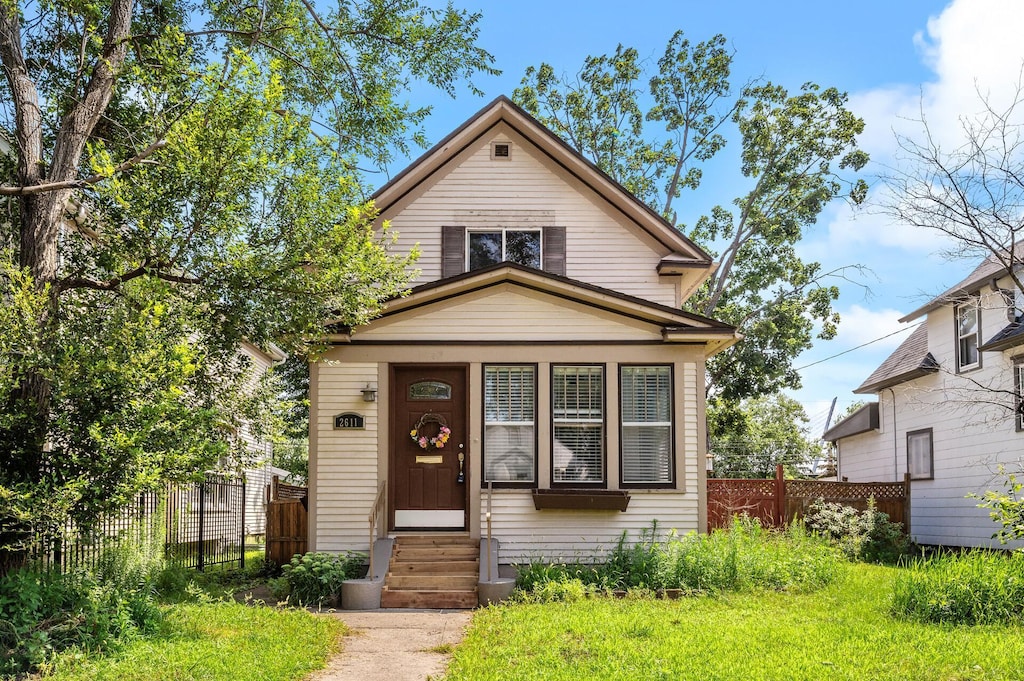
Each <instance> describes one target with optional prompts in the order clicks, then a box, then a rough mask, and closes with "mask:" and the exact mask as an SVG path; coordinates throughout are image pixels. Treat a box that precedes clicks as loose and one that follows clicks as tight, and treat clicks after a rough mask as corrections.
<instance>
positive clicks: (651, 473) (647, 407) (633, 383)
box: [619, 366, 674, 486]
mask: <svg viewBox="0 0 1024 681" xmlns="http://www.w3.org/2000/svg"><path fill="white" fill-rule="evenodd" d="M619 374H620V376H619V386H620V392H621V395H620V409H619V415H620V418H621V429H620V442H621V453H622V484H623V485H624V486H631V485H636V486H668V485H671V484H672V482H673V458H674V457H673V451H672V369H671V367H668V366H623V367H621V368H620V371H619Z"/></svg>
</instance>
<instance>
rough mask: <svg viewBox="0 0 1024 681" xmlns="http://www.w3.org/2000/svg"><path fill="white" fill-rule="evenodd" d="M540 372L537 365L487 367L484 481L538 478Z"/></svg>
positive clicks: (528, 481)
mask: <svg viewBox="0 0 1024 681" xmlns="http://www.w3.org/2000/svg"><path fill="white" fill-rule="evenodd" d="M536 374H537V370H536V368H535V367H533V366H485V367H484V480H483V482H484V484H485V485H486V484H487V482H488V481H490V482H495V483H510V484H515V483H520V484H523V485H524V486H525V485H528V486H532V485H534V483H535V480H536V470H537V465H536V461H537V437H536V433H537V431H536V427H535V417H534V414H535V413H536V389H535V386H536Z"/></svg>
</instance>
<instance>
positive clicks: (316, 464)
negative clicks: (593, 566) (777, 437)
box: [309, 97, 738, 564]
mask: <svg viewBox="0 0 1024 681" xmlns="http://www.w3.org/2000/svg"><path fill="white" fill-rule="evenodd" d="M374 199H375V201H376V205H377V208H378V209H379V211H380V219H381V220H382V221H383V220H388V221H390V222H391V224H392V227H393V229H395V230H396V231H397V232H398V233H399V238H398V249H399V250H408V249H411V248H413V246H414V245H417V244H418V245H419V247H420V249H421V257H420V259H419V262H418V267H419V269H420V274H419V278H418V279H417V281H416V282H415V286H414V288H413V289H412V290H411V292H410V294H409V295H408V296H406V297H403V298H399V299H396V300H392V301H390V302H389V303H387V304H386V306H385V309H384V311H383V313H382V314H381V315H380V316H379V317H378V318H377V319H376V320H374V321H373V322H371V323H369V324H367V325H366V326H362V327H358V328H353V329H335V333H334V334H333V335H332V336H331V337H330V340H331V343H332V348H331V349H330V350H329V351H328V352H327V353H325V354H324V355H323V356H322V357H321V358H320V359H319V360H318V361H316V362H315V363H313V364H312V366H311V372H310V373H311V375H310V400H311V412H310V477H311V480H310V497H311V499H310V522H309V541H310V545H311V547H313V548H315V550H320V551H342V550H349V549H354V550H361V551H365V550H367V548H368V542H369V539H368V531H367V522H368V517H369V515H370V514H371V512H372V510H373V508H374V502H375V500H376V499H377V498H378V490H380V489H383V495H382V496H381V497H380V499H381V504H380V507H381V511H382V516H381V517H382V521H381V523H380V535H381V536H382V537H395V536H398V535H407V534H409V533H410V532H417V533H420V534H424V533H426V534H427V537H428V538H427V539H422V538H421V539H419V540H418V541H433V542H435V543H436V541H438V540H436V539H430V537H436V536H437V535H444V534H449V535H453V536H457V537H465V538H466V539H467V541H478V539H479V538H480V537H481V536H486V527H487V522H486V521H487V508H488V505H490V506H491V508H492V509H493V513H492V515H491V526H492V536H493V537H494V538H495V540H496V541H497V542H498V543H500V561H501V562H502V563H505V564H507V563H511V562H514V561H525V560H529V559H531V558H535V557H538V556H541V555H546V556H553V555H560V556H566V557H572V556H575V555H586V554H590V553H593V552H595V551H598V550H606V549H609V548H610V547H611V546H612V545H613V544H614V542H615V541H616V540H617V538H618V537H619V535H620V534H621V532H622V531H623V530H629V532H630V534H631V535H632V536H633V537H634V538H635V537H636V536H637V534H638V533H639V531H640V530H642V529H644V528H646V527H648V526H649V525H650V523H651V521H652V520H653V519H658V521H659V522H660V524H661V525H662V526H663V527H665V528H670V527H672V528H676V529H678V530H679V531H680V532H686V531H689V530H700V529H701V528H703V527H704V526H705V512H706V509H705V499H704V488H705V486H704V475H705V472H704V465H703V462H704V458H705V453H706V445H705V442H706V437H705V419H704V410H705V397H704V363H705V360H706V359H707V358H708V357H709V356H711V355H712V354H714V353H716V352H718V351H720V350H722V349H723V348H726V347H728V346H729V345H731V344H732V343H734V342H736V340H738V335H737V333H736V331H735V329H734V328H733V327H731V326H729V325H727V324H723V323H721V322H717V321H715V320H713V319H708V318H705V317H702V316H700V315H695V314H690V313H686V312H683V311H681V306H682V304H683V302H684V301H685V300H686V299H687V298H688V297H689V295H690V294H691V293H692V292H693V291H694V290H695V289H696V288H697V287H699V286H700V284H701V283H702V282H703V281H704V280H705V279H706V278H707V276H708V275H709V273H710V272H712V271H713V267H714V263H712V261H711V258H710V257H709V256H708V254H707V253H705V252H704V251H703V250H701V249H700V248H699V247H698V246H697V245H696V244H694V243H692V242H691V241H689V240H688V239H687V238H686V237H685V236H683V235H682V234H681V233H680V232H679V231H677V230H676V229H674V228H673V227H672V225H670V224H669V223H668V222H666V221H665V220H663V219H662V218H661V217H660V216H658V215H657V214H655V213H654V212H652V211H651V210H650V209H648V208H647V207H646V206H645V205H643V204H642V203H641V202H640V201H638V200H637V199H636V198H634V197H633V196H631V195H630V194H629V193H628V192H626V191H625V190H624V189H623V188H622V187H621V186H620V185H618V184H617V183H615V182H614V181H613V180H611V179H610V178H609V177H608V176H607V175H605V174H604V173H602V172H601V171H600V170H598V169H597V168H596V167H595V166H594V165H593V164H591V163H589V162H588V161H586V160H585V159H584V158H582V157H581V156H580V155H579V154H577V153H576V152H575V151H574V150H572V149H571V148H569V147H568V146H567V145H565V144H564V143H563V142H562V141H561V140H559V139H558V138H557V137H556V136H555V135H554V134H552V133H551V132H550V131H548V130H547V129H545V128H544V127H543V126H542V125H540V124H539V123H538V122H537V121H536V120H534V119H533V118H531V117H530V116H529V115H528V114H527V113H525V112H524V111H523V110H521V109H520V108H519V107H517V106H516V105H514V104H513V103H512V102H511V101H509V100H508V99H507V98H504V97H501V98H499V99H497V100H495V101H494V102H492V103H491V104H489V105H487V106H486V107H485V108H484V109H482V110H481V111H480V112H479V113H477V114H476V115H475V116H473V117H472V118H471V119H470V120H469V121H467V122H466V123H464V124H463V125H462V126H461V127H459V128H458V129H457V130H455V131H454V132H453V133H452V134H450V135H449V136H448V137H446V138H445V139H444V140H443V141H441V142H440V143H439V144H438V145H437V146H435V147H434V148H433V149H431V150H430V151H428V152H427V153H426V154H425V155H424V156H422V157H421V158H420V159H419V160H417V161H416V162H415V163H414V164H413V165H412V166H410V167H409V168H408V169H406V170H405V171H404V172H402V173H401V174H400V175H398V176H397V177H395V178H394V179H393V180H392V181H391V182H389V183H388V184H387V185H385V186H384V187H383V188H382V189H380V191H378V192H377V193H376V194H375V196H374ZM367 399H373V400H374V401H366V400H367ZM489 484H490V485H493V489H494V491H493V495H491V496H490V498H489V499H488V494H487V487H488V485H489Z"/></svg>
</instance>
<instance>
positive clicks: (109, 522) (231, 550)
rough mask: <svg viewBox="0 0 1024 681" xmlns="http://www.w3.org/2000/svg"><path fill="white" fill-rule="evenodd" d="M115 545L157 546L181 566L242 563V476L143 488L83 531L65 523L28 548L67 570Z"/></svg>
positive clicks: (90, 564) (85, 565)
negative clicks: (57, 533)
mask: <svg viewBox="0 0 1024 681" xmlns="http://www.w3.org/2000/svg"><path fill="white" fill-rule="evenodd" d="M118 545H122V546H129V547H158V548H162V550H163V551H164V555H165V556H166V557H167V559H168V560H169V561H170V562H171V563H172V564H175V565H180V566H181V567H185V568H194V569H197V570H203V569H204V568H206V567H207V566H210V565H224V564H230V563H237V564H238V566H239V567H245V482H244V481H234V480H224V479H219V478H209V479H207V480H205V481H203V482H197V483H194V484H191V485H167V486H166V487H165V488H164V489H162V490H159V491H152V492H143V493H142V494H140V495H139V496H138V498H137V499H136V500H135V502H134V503H133V504H132V505H131V506H128V507H125V508H123V509H121V511H120V512H119V513H116V514H112V515H110V516H107V517H102V518H100V519H99V520H98V521H97V522H96V523H93V525H92V527H91V528H90V529H89V530H88V531H80V530H79V529H78V528H76V527H75V526H73V525H69V526H68V527H66V528H64V532H62V533H60V536H59V537H58V538H56V539H53V540H51V543H50V545H49V547H44V546H39V547H38V548H37V550H36V551H35V552H34V553H36V555H37V556H38V557H39V558H40V559H41V560H42V562H43V563H44V564H46V565H47V566H48V567H49V568H51V569H54V570H58V571H60V572H68V571H70V570H74V569H77V568H90V567H95V566H96V564H97V562H98V561H99V559H100V556H102V554H103V552H104V551H105V550H106V549H108V548H113V547H115V546H118Z"/></svg>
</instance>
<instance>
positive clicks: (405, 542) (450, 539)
mask: <svg viewBox="0 0 1024 681" xmlns="http://www.w3.org/2000/svg"><path fill="white" fill-rule="evenodd" d="M395 545H397V546H410V547H413V546H472V547H476V548H479V547H480V540H479V539H473V538H472V537H466V536H462V535H436V534H417V535H409V534H400V535H398V536H397V537H395Z"/></svg>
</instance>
